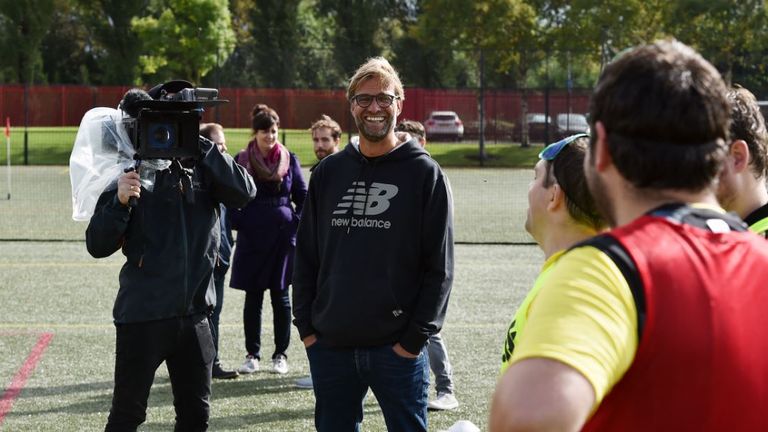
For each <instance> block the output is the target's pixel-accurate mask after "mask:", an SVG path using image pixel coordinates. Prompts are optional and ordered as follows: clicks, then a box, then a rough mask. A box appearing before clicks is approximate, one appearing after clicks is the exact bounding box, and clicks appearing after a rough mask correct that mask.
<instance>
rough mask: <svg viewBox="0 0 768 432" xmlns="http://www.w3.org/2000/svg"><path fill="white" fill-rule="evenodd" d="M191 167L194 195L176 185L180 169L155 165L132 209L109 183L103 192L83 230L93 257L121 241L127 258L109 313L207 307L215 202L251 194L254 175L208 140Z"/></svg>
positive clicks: (136, 314) (128, 316) (215, 238)
mask: <svg viewBox="0 0 768 432" xmlns="http://www.w3.org/2000/svg"><path fill="white" fill-rule="evenodd" d="M204 149H205V153H204V156H203V158H202V159H201V160H200V161H198V162H197V163H196V164H195V166H194V167H193V169H192V170H193V173H192V190H193V191H194V201H193V202H189V201H190V200H188V199H187V198H185V195H184V193H182V191H181V189H182V188H181V186H180V177H181V176H182V175H184V174H182V173H181V172H180V170H179V169H166V170H163V171H158V172H157V175H156V178H155V185H154V188H153V191H152V192H149V191H147V190H145V189H144V188H142V191H141V198H139V200H138V205H137V206H136V207H135V208H132V209H131V208H130V207H127V206H123V205H122V204H121V203H120V201H119V200H118V198H117V191H116V190H108V191H106V192H104V193H103V194H102V195H101V197H99V201H98V203H97V204H96V210H95V212H94V214H93V216H92V217H91V221H90V223H89V225H88V229H87V231H86V245H87V247H88V252H89V253H90V254H91V255H92V256H94V257H95V258H103V257H107V256H109V255H112V254H113V253H114V252H115V251H117V250H118V249H120V248H121V247H122V250H123V254H124V255H125V256H126V258H127V260H126V263H125V264H124V265H123V268H122V270H121V271H120V289H119V291H118V293H117V299H116V300H115V306H114V309H113V316H114V319H115V322H116V323H131V322H144V321H152V320H158V319H166V318H173V317H182V316H188V315H192V314H196V313H201V312H206V311H207V310H208V309H209V307H211V306H212V305H214V304H215V302H216V295H215V292H214V287H213V280H212V274H213V268H214V266H215V264H216V261H217V258H218V253H219V241H220V228H219V219H218V208H219V203H222V204H224V205H225V206H228V207H233V208H238V207H242V206H244V205H245V204H246V203H247V202H248V201H249V200H250V199H252V198H253V197H254V196H255V195H256V187H255V186H254V184H253V179H251V176H250V175H249V174H248V173H247V172H246V171H245V169H244V168H242V167H241V166H239V165H237V164H236V163H235V162H234V160H233V159H232V157H231V156H229V155H223V154H221V153H220V152H219V151H218V150H217V149H215V148H214V147H213V145H212V144H211V143H210V142H209V141H207V142H206V143H205V145H204Z"/></svg>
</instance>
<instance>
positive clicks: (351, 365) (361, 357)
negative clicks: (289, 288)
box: [307, 338, 429, 432]
mask: <svg viewBox="0 0 768 432" xmlns="http://www.w3.org/2000/svg"><path fill="white" fill-rule="evenodd" d="M307 357H309V367H310V370H311V372H312V383H313V386H314V391H315V428H317V430H318V431H319V432H330V431H333V432H337V431H338V432H345V431H355V432H358V431H360V423H361V422H362V421H363V400H364V398H365V394H366V393H367V391H368V388H370V389H371V390H372V391H373V394H374V395H375V396H376V399H377V400H378V402H379V405H380V406H381V411H382V413H383V414H384V421H385V422H386V424H387V429H388V430H390V431H401V432H411V431H423V432H426V431H427V393H428V391H429V360H428V354H427V350H426V348H423V349H422V350H421V353H419V356H418V357H417V358H415V359H409V358H405V357H401V356H399V355H398V354H396V353H395V352H394V350H393V349H392V346H391V345H384V346H378V347H371V348H334V347H329V346H326V345H325V344H324V342H323V340H322V338H321V339H318V341H317V342H315V343H314V344H312V345H311V346H310V347H309V348H307Z"/></svg>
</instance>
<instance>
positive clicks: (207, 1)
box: [131, 0, 235, 84]
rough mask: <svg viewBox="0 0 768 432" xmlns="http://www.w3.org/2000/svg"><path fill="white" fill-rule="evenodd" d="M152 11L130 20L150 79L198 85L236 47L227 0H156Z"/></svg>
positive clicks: (145, 72) (142, 62) (153, 2)
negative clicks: (175, 80)
mask: <svg viewBox="0 0 768 432" xmlns="http://www.w3.org/2000/svg"><path fill="white" fill-rule="evenodd" d="M149 11H150V15H149V16H145V17H141V18H134V19H133V20H132V21H131V26H132V29H133V30H134V31H136V33H137V34H138V36H139V39H140V40H141V43H142V51H141V55H140V56H139V64H140V66H141V70H142V75H143V76H144V78H146V79H147V80H156V81H158V80H159V81H165V80H168V79H172V78H183V79H188V80H190V81H192V82H193V83H195V84H198V83H200V79H201V77H202V76H203V75H205V74H206V73H208V71H210V70H211V69H213V68H214V67H215V66H216V64H217V61H219V62H221V61H223V59H226V58H227V57H229V55H230V54H231V53H232V50H233V49H234V47H235V34H234V32H233V30H232V22H231V16H230V13H229V8H228V3H227V1H226V0H153V1H151V3H150V5H149Z"/></svg>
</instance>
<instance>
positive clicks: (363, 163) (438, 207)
mask: <svg viewBox="0 0 768 432" xmlns="http://www.w3.org/2000/svg"><path fill="white" fill-rule="evenodd" d="M347 97H348V99H349V101H350V105H351V111H352V116H353V117H354V119H355V123H356V125H357V128H358V129H359V131H360V140H359V143H358V144H350V145H348V146H347V147H346V148H345V149H344V151H342V152H339V153H336V154H333V155H330V156H328V157H326V158H325V159H323V160H322V162H320V164H318V165H317V167H316V168H315V170H314V171H313V173H312V179H311V181H310V183H309V194H308V196H307V202H306V204H305V208H304V213H303V215H302V219H301V223H300V225H299V231H298V236H297V245H296V258H295V269H294V275H293V307H294V309H293V314H294V317H295V319H294V324H295V325H296V327H298V330H299V335H300V336H301V339H302V341H303V342H304V345H305V347H306V348H307V356H308V357H309V364H310V369H311V373H312V379H313V381H314V391H315V399H316V405H315V426H316V428H317V429H318V430H319V431H354V430H358V428H359V425H360V423H361V422H362V419H363V398H364V397H365V394H366V392H367V390H368V388H370V389H371V390H372V391H373V393H374V394H375V395H376V399H377V400H378V401H379V404H380V405H381V409H382V412H383V414H384V419H385V421H386V424H387V428H388V429H389V430H393V431H394V430H397V431H426V430H427V394H428V386H429V368H428V360H427V353H426V349H425V343H426V341H427V339H428V338H429V336H430V335H432V334H435V333H437V332H439V331H440V328H441V326H442V323H443V318H444V316H445V311H446V306H447V304H448V296H449V294H450V290H451V283H452V281H453V203H452V198H451V191H450V187H449V186H448V182H447V179H446V178H445V176H444V174H443V172H442V170H441V169H440V167H439V165H438V164H437V163H436V162H435V161H434V160H432V158H430V157H429V154H428V153H427V152H426V151H424V149H422V148H421V146H420V145H419V143H418V142H417V141H416V140H415V139H411V140H410V141H407V142H398V140H397V137H396V135H395V131H394V126H395V123H396V120H397V115H398V114H400V112H401V111H402V106H403V87H402V84H401V82H400V79H399V78H398V76H397V72H396V71H395V70H394V69H393V68H392V66H391V65H390V64H389V62H387V60H385V59H383V58H381V57H378V58H373V59H370V60H369V61H368V62H366V63H365V64H363V65H362V66H361V67H360V68H359V69H358V70H357V72H356V73H355V75H354V76H353V77H352V79H351V80H350V83H349V86H348V89H347Z"/></svg>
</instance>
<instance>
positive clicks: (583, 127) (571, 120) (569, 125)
mask: <svg viewBox="0 0 768 432" xmlns="http://www.w3.org/2000/svg"><path fill="white" fill-rule="evenodd" d="M555 125H556V127H557V137H558V138H565V137H567V136H571V135H573V134H577V133H589V123H587V116H585V115H584V114H573V113H571V114H558V115H557V117H556V118H555Z"/></svg>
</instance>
